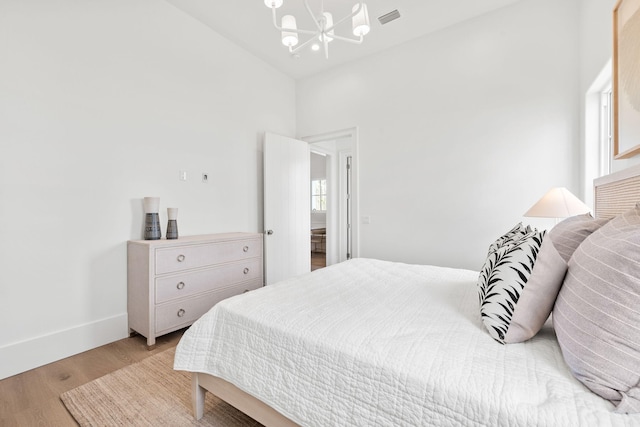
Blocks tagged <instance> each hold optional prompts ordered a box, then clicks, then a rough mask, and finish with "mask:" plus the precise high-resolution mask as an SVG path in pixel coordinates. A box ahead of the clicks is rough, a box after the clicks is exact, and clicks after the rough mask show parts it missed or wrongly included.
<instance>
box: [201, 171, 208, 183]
mask: <svg viewBox="0 0 640 427" xmlns="http://www.w3.org/2000/svg"><path fill="white" fill-rule="evenodd" d="M202 182H203V183H204V184H207V183H208V182H209V174H208V173H206V172H202Z"/></svg>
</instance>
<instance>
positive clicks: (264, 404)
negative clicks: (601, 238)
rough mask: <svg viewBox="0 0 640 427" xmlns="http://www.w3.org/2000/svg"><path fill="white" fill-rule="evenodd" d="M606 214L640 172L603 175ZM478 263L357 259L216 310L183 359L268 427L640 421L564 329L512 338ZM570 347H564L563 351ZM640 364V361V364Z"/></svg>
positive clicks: (629, 197) (199, 398) (198, 404)
mask: <svg viewBox="0 0 640 427" xmlns="http://www.w3.org/2000/svg"><path fill="white" fill-rule="evenodd" d="M595 200H596V202H595V206H596V213H597V215H596V216H607V217H613V216H616V215H617V214H619V213H621V212H624V211H626V210H628V209H631V208H633V207H634V205H635V203H636V201H638V200H640V168H633V169H629V170H626V171H623V172H622V173H618V174H613V175H611V176H608V177H605V178H602V179H599V180H597V181H596V183H595ZM477 282H478V272H477V271H469V270H461V269H450V268H443V267H436V266H424V265H408V264H402V263H395V262H387V261H381V260H374V259H353V260H350V261H347V262H344V263H340V264H337V265H333V266H330V267H327V268H325V269H321V270H317V271H315V272H313V273H310V274H307V275H303V276H301V277H298V278H294V279H290V280H286V281H283V282H280V283H278V284H275V285H271V286H268V287H264V288H261V289H258V290H256V291H252V292H249V293H247V294H244V295H240V296H237V297H233V298H230V299H227V300H225V301H223V302H221V303H218V304H217V305H216V306H214V307H213V308H212V309H211V310H210V311H209V312H208V313H207V314H205V315H204V316H203V317H202V318H201V319H199V320H198V321H197V322H196V323H194V325H193V326H192V327H191V328H190V329H189V330H188V331H186V332H185V334H184V336H183V338H182V339H181V341H180V343H179V345H178V348H177V350H176V359H175V363H174V368H175V369H178V370H186V371H190V372H192V373H193V377H192V378H193V380H192V387H193V388H192V392H193V402H194V403H193V405H194V415H195V417H196V418H197V419H199V418H201V417H202V411H203V402H204V397H205V393H206V392H207V391H210V392H211V393H213V394H215V395H217V396H218V397H219V398H221V399H223V400H225V401H227V402H228V403H230V404H231V405H233V406H235V407H236V408H238V409H239V410H241V411H243V412H245V413H246V414H248V415H249V416H251V417H253V418H254V419H256V420H257V421H259V422H261V423H262V424H264V425H266V426H296V425H301V426H333V425H348V426H359V425H362V426H372V425H382V426H418V425H424V426H431V425H438V426H440V425H452V426H454V425H456V426H457V425H464V426H467V425H468V426H475V425H490V426H529V425H558V426H560V425H562V426H572V425H589V426H591V425H598V426H638V425H640V414H621V413H617V412H615V405H614V404H612V403H611V402H609V401H608V400H606V399H603V398H602V397H600V396H598V395H596V394H595V393H593V392H592V391H591V390H590V389H589V388H587V387H585V385H584V384H583V382H581V381H578V380H577V379H576V377H575V376H574V374H572V371H571V369H570V368H569V367H568V366H567V364H566V363H565V359H564V358H563V352H562V350H561V347H560V345H559V344H558V339H557V337H556V333H555V331H554V327H553V326H552V324H551V320H548V321H547V322H545V323H544V325H543V326H542V328H541V330H540V331H539V332H538V333H537V334H536V335H535V336H534V337H533V338H532V339H528V340H526V341H524V342H521V343H518V344H508V345H501V344H499V343H497V342H496V340H495V339H494V338H492V336H490V335H489V334H488V333H487V330H486V329H485V327H484V325H483V321H482V319H481V316H480V313H479V312H478V291H477ZM563 348H564V347H563ZM638 368H639V369H638V371H639V373H640V364H639V365H638Z"/></svg>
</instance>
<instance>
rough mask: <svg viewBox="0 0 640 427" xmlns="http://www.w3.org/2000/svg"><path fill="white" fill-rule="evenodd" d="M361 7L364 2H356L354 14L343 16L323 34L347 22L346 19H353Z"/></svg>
mask: <svg viewBox="0 0 640 427" xmlns="http://www.w3.org/2000/svg"><path fill="white" fill-rule="evenodd" d="M305 3H306V0H305ZM363 5H364V1H360V2H358V8H357V9H356V10H355V11H354V12H351V14H350V15H347V16H345V17H344V18H342V19H341V20H339V21H338V22H336V23H335V24H333V25H332V26H331V27H329V28H327V29H326V30H325V32H327V33H328V32H329V31H331V30H333V29H335V28H336V27H337V26H338V25H340V24H342V23H343V22H344V21H346V20H348V19H351V18H353V17H354V16H356V15H357V14H358V13H360V11H361V10H362V7H363Z"/></svg>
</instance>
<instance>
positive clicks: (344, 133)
mask: <svg viewBox="0 0 640 427" xmlns="http://www.w3.org/2000/svg"><path fill="white" fill-rule="evenodd" d="M346 138H349V139H350V140H351V142H350V145H351V151H352V153H351V180H352V181H351V209H352V212H351V239H352V240H351V258H357V257H359V256H360V227H359V223H360V221H359V218H360V185H359V184H360V179H359V129H358V127H357V126H355V127H352V128H346V129H341V130H337V131H332V132H326V133H321V134H317V135H310V136H305V137H302V138H299V139H301V140H302V141H306V142H308V143H309V144H310V147H309V148H310V150H311V151H316V152H319V153H323V154H327V155H330V156H332V158H334V157H335V160H334V161H332V162H331V164H332V166H331V176H327V180H328V181H327V185H329V179H330V180H331V182H332V184H331V185H332V188H334V189H336V190H339V189H341V188H342V187H343V185H342V183H341V175H340V171H339V168H338V167H334V166H333V165H336V166H337V165H339V164H340V157H341V156H342V154H341V153H340V152H339V151H338V150H336V152H335V153H328V152H327V151H326V150H323V149H322V148H321V147H313V144H318V143H321V142H326V141H332V140H338V139H346ZM334 193H335V191H334ZM331 199H332V196H331V195H329V199H328V200H327V204H328V205H329V202H330V201H331ZM343 203H344V202H342V203H341V202H340V201H339V200H337V197H334V201H333V203H331V204H330V205H331V206H327V265H331V264H335V263H336V262H338V259H339V254H338V253H336V249H337V248H338V243H337V242H339V241H340V234H339V232H338V231H339V229H340V227H343V228H344V229H346V218H345V216H344V215H340V214H339V213H340V211H341V210H342V208H344V206H343ZM342 222H344V223H342ZM333 242H336V243H333ZM330 248H331V249H330Z"/></svg>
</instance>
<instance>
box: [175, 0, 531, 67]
mask: <svg viewBox="0 0 640 427" xmlns="http://www.w3.org/2000/svg"><path fill="white" fill-rule="evenodd" d="M167 1H168V2H169V3H171V4H173V5H174V6H175V7H177V8H178V9H180V10H182V11H184V12H186V13H187V14H189V15H191V16H193V17H194V18H196V19H197V20H199V21H200V22H202V23H204V24H205V25H207V26H209V27H210V28H212V29H214V30H215V31H216V32H218V33H220V34H221V35H223V36H225V37H226V38H228V39H229V40H231V41H232V42H234V43H236V44H237V45H239V46H242V47H243V48H245V49H246V50H248V51H249V52H251V53H252V54H254V55H255V56H257V57H259V58H261V59H263V60H264V61H266V62H267V63H269V64H271V65H272V66H274V67H275V68H277V69H279V70H280V71H282V72H284V73H285V74H287V75H289V76H291V77H293V78H301V77H306V76H309V75H312V74H315V73H318V72H320V71H324V70H326V69H328V68H331V67H335V66H337V65H339V64H343V63H345V62H348V61H352V60H355V59H358V58H362V57H365V56H368V55H371V54H374V53H376V52H379V51H382V50H385V49H388V48H391V47H393V46H395V45H398V44H400V43H403V42H406V41H408V40H411V39H414V38H416V37H419V36H422V35H424V34H427V33H431V32H434V31H437V30H439V29H442V28H444V27H447V26H450V25H453V24H456V23H459V22H462V21H465V20H467V19H470V18H473V17H475V16H478V15H482V14H484V13H487V12H489V11H492V10H494V9H498V8H501V7H504V6H507V5H510V4H512V3H515V2H517V1H519V0H366V4H367V7H368V9H369V18H370V21H371V32H370V33H369V34H368V35H367V36H365V39H364V43H363V44H361V45H355V44H351V43H344V42H340V41H333V42H331V44H330V45H329V59H328V60H327V59H325V57H324V55H323V53H322V51H320V52H312V51H311V49H309V48H308V47H305V49H304V50H303V51H301V52H300V57H299V58H297V59H295V58H293V57H292V56H291V55H290V54H289V52H288V50H287V48H285V47H284V46H283V45H282V43H281V42H280V33H279V32H278V31H277V30H276V29H275V28H274V27H273V22H272V17H271V10H270V9H269V8H267V7H266V6H265V4H264V0H227V1H223V0H167ZM308 1H309V5H310V7H311V8H312V10H313V11H314V12H317V11H319V10H320V8H321V4H322V3H324V9H325V10H326V11H329V12H332V14H333V17H334V21H336V22H337V20H338V18H339V17H343V16H346V15H347V14H348V13H349V12H350V10H351V7H352V6H353V5H354V4H356V3H357V0H351V1H346V0H308ZM394 9H397V10H398V11H399V12H400V15H401V17H400V18H399V19H397V20H395V21H392V22H390V23H388V24H386V25H384V26H383V25H381V24H380V23H379V22H378V19H377V18H378V17H379V16H381V15H384V14H386V13H388V12H390V11H392V10H394ZM277 12H278V19H280V18H281V17H282V16H283V15H285V14H292V15H294V16H295V17H296V19H297V21H298V28H301V29H313V27H312V26H313V22H312V21H311V18H309V14H308V13H307V11H306V8H305V6H304V1H303V0H284V5H283V6H282V7H281V8H279V9H277ZM336 34H338V35H342V36H351V20H349V21H347V22H345V23H344V24H342V25H341V26H339V27H337V28H336ZM305 40H306V37H304V36H302V38H301V42H303V41H305Z"/></svg>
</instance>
